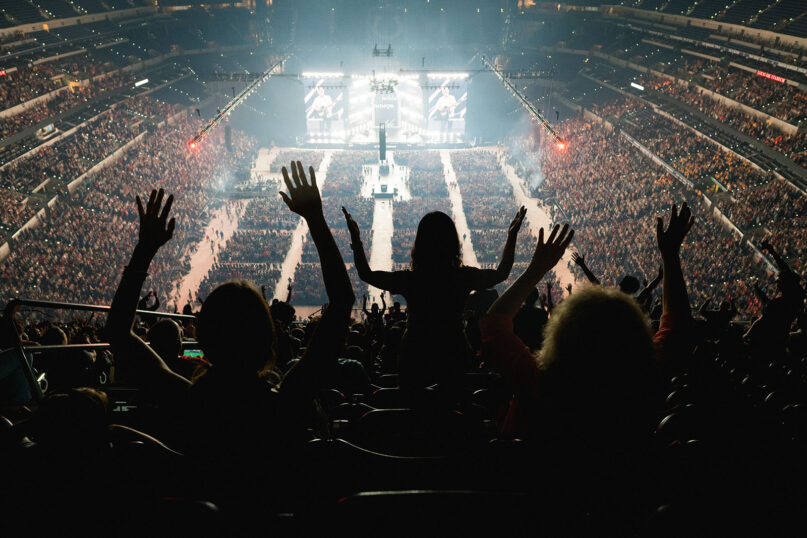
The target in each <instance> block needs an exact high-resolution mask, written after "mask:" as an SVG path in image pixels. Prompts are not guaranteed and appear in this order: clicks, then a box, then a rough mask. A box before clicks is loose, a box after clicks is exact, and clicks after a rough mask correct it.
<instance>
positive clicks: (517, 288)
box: [488, 224, 574, 319]
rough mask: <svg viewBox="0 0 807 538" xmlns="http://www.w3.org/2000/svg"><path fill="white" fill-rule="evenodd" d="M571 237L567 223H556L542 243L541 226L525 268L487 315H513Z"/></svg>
mask: <svg viewBox="0 0 807 538" xmlns="http://www.w3.org/2000/svg"><path fill="white" fill-rule="evenodd" d="M573 237H574V230H569V225H568V224H564V225H563V228H562V229H561V228H560V226H558V225H556V226H555V227H554V228H553V229H552V232H551V233H550V234H549V238H548V239H547V240H546V243H544V230H543V228H541V230H540V232H538V244H537V245H536V247H535V253H534V254H533V256H532V260H531V261H530V264H529V265H528V266H527V270H526V271H524V273H522V275H521V276H520V277H518V279H516V281H515V282H513V284H512V285H511V286H510V287H509V288H507V290H505V292H504V293H503V294H502V295H501V296H499V298H498V299H496V301H495V302H494V303H493V305H491V307H490V309H488V315H496V316H506V317H508V318H510V319H512V318H513V317H515V315H516V313H517V312H518V309H519V307H520V306H521V304H522V303H523V302H524V299H526V298H527V295H529V293H530V291H532V290H533V289H535V286H536V285H537V284H538V282H540V281H541V279H542V278H543V277H544V275H545V274H546V273H547V271H549V270H550V269H552V268H553V267H554V266H555V265H556V264H557V263H558V261H560V259H561V257H563V253H564V252H565V251H566V248H567V247H568V246H569V243H570V242H571V241H572V238H573Z"/></svg>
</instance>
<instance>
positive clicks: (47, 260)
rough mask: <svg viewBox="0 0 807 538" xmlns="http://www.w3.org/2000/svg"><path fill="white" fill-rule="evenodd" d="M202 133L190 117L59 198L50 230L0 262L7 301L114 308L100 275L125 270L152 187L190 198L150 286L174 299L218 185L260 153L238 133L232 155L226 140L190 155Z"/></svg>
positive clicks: (179, 208) (28, 235)
mask: <svg viewBox="0 0 807 538" xmlns="http://www.w3.org/2000/svg"><path fill="white" fill-rule="evenodd" d="M198 126H199V125H198V121H197V120H192V119H190V118H187V117H185V118H179V119H177V121H176V122H175V123H174V124H170V125H169V124H166V125H163V126H162V127H160V128H159V129H157V130H156V131H155V132H153V133H147V134H146V135H145V136H144V138H143V139H142V140H141V141H140V142H139V143H137V144H135V145H134V146H132V147H131V148H129V149H128V150H127V151H126V152H125V153H124V154H123V155H122V156H121V157H120V159H119V160H117V161H116V162H115V163H114V165H112V166H108V167H106V168H103V169H102V170H99V171H98V172H97V173H95V174H94V175H92V177H89V178H87V179H86V180H85V182H84V183H83V184H82V185H81V187H80V188H79V189H78V190H77V191H76V192H74V193H73V194H72V195H64V196H61V197H59V199H58V200H57V203H56V205H55V206H54V207H53V208H52V209H50V210H49V213H48V215H47V217H45V219H44V222H43V223H41V224H40V225H39V226H37V227H34V228H32V229H28V230H26V231H25V232H23V233H22V234H21V236H20V237H19V238H18V240H17V241H16V242H15V245H14V250H13V251H12V253H11V255H10V256H9V257H8V258H7V259H6V260H4V261H3V262H0V284H1V285H2V288H3V289H5V290H8V292H7V293H8V297H40V298H43V299H51V300H62V301H71V302H89V303H95V304H99V303H101V304H103V303H108V302H109V301H110V299H111V297H112V290H111V287H110V283H111V281H110V280H109V279H108V278H106V277H100V278H99V277H98V275H99V274H102V273H103V274H106V272H108V271H112V272H113V273H114V274H118V271H119V270H120V268H122V267H123V264H124V261H125V257H126V249H127V245H129V244H131V243H132V241H133V240H134V236H133V235H132V234H131V228H130V226H128V225H127V223H131V222H132V221H133V220H134V219H135V217H136V212H135V211H134V210H133V207H132V205H131V200H132V199H134V196H135V194H136V193H137V192H138V190H139V189H140V186H142V185H144V184H145V183H149V184H160V185H165V186H166V187H167V188H169V189H171V191H172V192H175V193H177V194H178V195H179V194H180V193H181V194H182V195H183V199H182V200H181V201H178V204H177V205H176V206H175V209H174V211H175V212H176V214H177V216H178V218H182V219H183V221H184V222H185V224H184V225H182V226H180V227H178V228H177V230H176V232H175V241H173V242H172V244H171V245H170V247H169V248H167V249H166V250H165V252H164V256H161V257H158V258H157V259H156V260H155V261H154V264H153V266H152V271H151V280H150V283H149V286H150V289H154V290H155V291H156V292H157V294H158V296H159V297H162V298H163V299H165V298H168V297H169V296H170V293H171V291H172V285H173V283H174V281H176V280H177V279H178V278H179V277H180V276H182V275H184V274H185V272H187V270H188V269H189V267H188V259H189V255H188V254H187V248H188V247H189V246H191V245H195V244H196V243H197V242H198V241H200V240H201V239H203V232H202V230H204V227H205V223H206V220H207V219H209V209H210V208H211V207H212V204H214V201H213V197H212V187H211V184H212V182H213V181H214V180H215V178H216V177H217V176H218V172H220V171H221V170H222V169H227V168H235V167H237V165H238V163H246V162H248V159H250V158H251V157H252V155H253V153H254V152H253V150H254V141H253V140H252V139H249V138H247V137H245V136H243V135H241V134H238V133H234V136H233V146H234V151H233V152H231V153H230V152H227V151H226V149H225V147H224V144H223V137H222V135H221V134H220V133H217V134H215V135H211V136H210V137H209V138H208V139H207V140H206V143H205V144H203V145H201V146H200V147H199V148H198V149H197V151H194V152H188V151H187V140H188V139H189V138H190V137H191V136H192V134H193V133H194V132H195V131H196V130H198ZM95 143H96V144H98V145H103V143H102V142H99V141H96V142H95ZM191 193H192V194H191ZM100 230H103V231H104V233H103V234H100V235H99V233H98V232H99V231H100ZM111 278H114V277H111Z"/></svg>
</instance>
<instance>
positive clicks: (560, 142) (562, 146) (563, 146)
mask: <svg viewBox="0 0 807 538" xmlns="http://www.w3.org/2000/svg"><path fill="white" fill-rule="evenodd" d="M557 147H558V149H559V150H561V151H563V150H564V149H566V142H564V141H563V140H558V143H557Z"/></svg>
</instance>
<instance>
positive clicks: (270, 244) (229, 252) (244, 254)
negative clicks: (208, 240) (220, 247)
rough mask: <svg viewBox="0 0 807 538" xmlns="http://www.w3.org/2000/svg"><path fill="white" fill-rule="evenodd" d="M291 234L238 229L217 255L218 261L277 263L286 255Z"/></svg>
mask: <svg viewBox="0 0 807 538" xmlns="http://www.w3.org/2000/svg"><path fill="white" fill-rule="evenodd" d="M290 238H291V235H290V234H289V233H288V232H282V231H281V232H277V231H274V230H265V229H264V230H244V229H239V230H238V231H237V232H236V233H235V235H233V237H232V238H230V240H229V241H227V244H226V246H225V248H224V251H223V252H222V254H221V255H220V256H219V262H220V263H232V262H247V263H264V262H270V263H279V262H282V261H283V258H285V257H286V251H287V250H288V248H289V240H290Z"/></svg>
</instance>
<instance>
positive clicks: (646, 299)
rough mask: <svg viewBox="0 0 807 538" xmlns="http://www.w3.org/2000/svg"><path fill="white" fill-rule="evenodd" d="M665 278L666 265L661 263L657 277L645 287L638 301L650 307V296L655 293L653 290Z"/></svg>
mask: <svg viewBox="0 0 807 538" xmlns="http://www.w3.org/2000/svg"><path fill="white" fill-rule="evenodd" d="M663 278H664V266H663V265H660V266H659V268H658V274H657V275H656V278H654V279H653V281H652V282H651V283H650V284H648V285H647V286H645V288H644V289H643V290H642V292H641V293H640V294H639V296H638V297H637V298H636V302H638V303H639V304H640V305H642V306H645V307H649V306H650V297H651V296H652V295H653V290H654V289H656V286H658V285H659V284H660V283H661V280H662V279H663Z"/></svg>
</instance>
